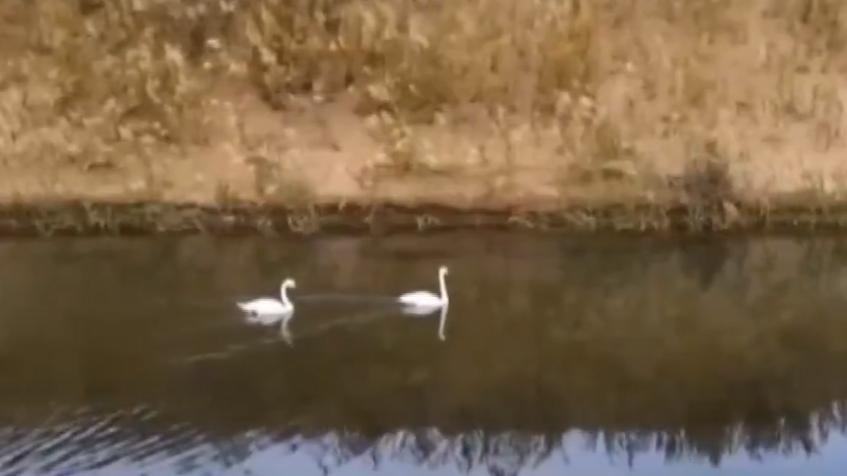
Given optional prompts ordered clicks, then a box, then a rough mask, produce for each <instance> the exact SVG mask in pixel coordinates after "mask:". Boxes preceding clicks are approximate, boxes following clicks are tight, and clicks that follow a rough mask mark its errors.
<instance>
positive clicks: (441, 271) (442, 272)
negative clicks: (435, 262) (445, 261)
mask: <svg viewBox="0 0 847 476" xmlns="http://www.w3.org/2000/svg"><path fill="white" fill-rule="evenodd" d="M449 273H450V270H448V269H447V266H443V265H442V266H440V267H439V268H438V274H440V275H441V276H447V274H449Z"/></svg>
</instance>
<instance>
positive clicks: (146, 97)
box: [0, 0, 847, 210]
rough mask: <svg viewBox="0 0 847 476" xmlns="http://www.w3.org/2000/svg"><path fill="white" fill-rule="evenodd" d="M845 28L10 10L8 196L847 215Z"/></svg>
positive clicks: (90, 6) (346, 2)
mask: <svg viewBox="0 0 847 476" xmlns="http://www.w3.org/2000/svg"><path fill="white" fill-rule="evenodd" d="M845 21H847V3H844V2H841V1H838V0H750V1H747V2H738V1H729V0H689V1H679V0H645V1H634V0H630V1H614V0H595V1H584V0H570V1H549V0H468V1H463V2H450V1H447V0H429V1H424V0H341V1H339V0H252V1H248V0H192V1H180V2H177V1H171V0H78V1H69V0H33V1H27V0H17V1H14V0H9V1H7V2H4V4H3V6H0V23H2V28H0V39H2V41H0V45H3V46H0V48H2V50H3V57H4V58H6V60H5V62H3V63H2V64H0V151H2V154H0V167H2V168H3V170H4V175H5V179H0V180H5V181H4V182H2V185H3V186H4V188H6V189H8V190H14V192H9V191H8V190H7V191H6V192H5V197H6V198H8V196H9V195H10V194H12V193H14V194H18V195H21V196H23V197H24V198H26V197H27V196H35V195H58V196H63V195H68V196H89V195H90V196H100V197H104V196H108V197H116V196H117V197H120V196H124V195H127V194H128V193H130V192H132V193H133V194H136V195H138V194H140V196H142V197H145V198H148V199H149V198H157V199H169V200H199V201H204V200H205V201H208V202H214V201H216V200H217V201H227V202H228V201H230V200H232V199H254V200H263V201H280V202H285V203H288V202H298V203H300V202H303V200H304V197H308V199H309V200H316V201H320V200H329V199H333V200H352V201H356V200H370V199H380V200H396V201H434V202H446V203H448V204H459V205H463V206H464V205H467V204H476V205H479V204H483V205H486V204H494V205H493V206H499V205H515V204H517V205H521V204H526V205H527V206H529V207H531V206H533V204H538V203H541V202H545V203H547V202H553V203H556V204H559V205H561V204H563V203H564V204H567V203H571V202H573V201H577V200H599V201H603V200H608V201H613V202H614V201H624V200H631V199H639V200H642V201H648V202H650V201H662V200H667V199H674V200H683V201H684V200H688V201H689V202H692V203H695V204H696V205H697V207H699V209H702V210H705V209H711V208H714V207H718V208H721V204H722V203H723V202H726V201H730V202H743V201H754V202H767V201H769V200H771V199H773V198H775V197H778V196H783V195H785V194H794V195H793V196H799V195H797V194H798V193H801V194H802V193H804V192H806V191H810V190H811V191H814V192H815V194H816V195H815V196H818V197H820V196H824V197H825V199H832V200H840V199H842V198H843V192H844V191H845V190H847V187H845V182H844V177H845V176H847V175H845V172H847V164H845V163H844V161H843V160H842V159H841V157H842V156H843V155H844V152H847V148H845V142H844V137H843V134H842V131H843V129H844V121H845V118H844V102H845V100H847V90H845V84H847V83H845V82H844V81H843V77H844V73H845V70H847V55H845V53H844V52H845V51H847V49H845V46H847V27H845ZM245 98H248V99H249V98H254V99H256V98H258V99H256V100H255V101H253V102H250V101H248V100H247V99H245ZM245 104H246V105H245ZM251 104H252V105H251ZM257 158H258V159H257ZM256 160H258V161H259V162H261V163H262V164H265V165H267V164H270V165H269V167H270V169H267V167H266V168H265V169H262V170H263V171H257V169H256V168H255V167H254V165H255V164H256V163H258V162H256ZM703 163H708V164H718V165H716V166H707V167H703V166H700V165H697V164H703ZM251 164H253V165H251ZM316 164H319V165H316ZM338 170H341V172H338ZM704 170H705V171H706V172H704ZM716 171H718V172H716ZM715 173H719V174H722V176H721V177H717V178H716V177H713V176H711V175H709V174H715ZM197 174H199V175H198V176H197V177H195V175H197ZM703 174H705V175H703ZM200 175H202V176H200ZM330 176H331V177H330ZM715 181H717V183H719V184H720V185H719V186H718V187H715V186H714V185H713V184H714V183H715ZM101 189H102V190H106V191H105V192H103V193H100V194H99V195H98V193H99V192H98V191H99V190H101ZM268 190H271V191H272V193H268V192H267V191H268ZM222 197H223V198H222ZM669 197H670V198H669Z"/></svg>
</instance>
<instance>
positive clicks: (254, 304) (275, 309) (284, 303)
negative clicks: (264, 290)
mask: <svg viewBox="0 0 847 476" xmlns="http://www.w3.org/2000/svg"><path fill="white" fill-rule="evenodd" d="M289 288H291V289H296V288H297V283H296V282H295V281H294V280H293V279H291V278H286V279H285V280H284V281H283V282H282V285H280V287H279V296H280V299H274V298H259V299H253V300H252V301H245V302H238V303H236V305H237V306H238V307H239V308H240V309H241V310H242V311H244V312H246V313H247V314H248V315H250V316H251V317H256V318H262V317H276V318H280V317H283V316H285V315H287V314H291V313H292V312H294V303H292V302H291V301H290V300H289V299H288V293H287V292H286V291H287V290H288V289H289ZM275 320H276V319H274V321H275Z"/></svg>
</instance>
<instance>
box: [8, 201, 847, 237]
mask: <svg viewBox="0 0 847 476" xmlns="http://www.w3.org/2000/svg"><path fill="white" fill-rule="evenodd" d="M457 229H492V230H495V229H497V230H506V229H517V230H536V231H547V232H577V233H596V232H615V233H621V234H665V233H681V234H715V233H719V234H726V233H738V232H745V233H751V232H780V233H793V232H798V233H802V232H809V231H815V232H821V231H840V230H847V203H839V204H827V205H820V206H809V205H808V204H807V205H791V204H786V205H782V206H773V205H770V206H761V205H749V204H733V203H728V202H723V203H721V204H718V205H715V206H709V207H703V206H690V205H686V204H682V203H677V204H666V205H652V204H629V205H628V204H618V205H602V206H597V205H594V206H590V205H583V206H580V205H570V206H568V207H564V208H560V209H546V210H543V209H542V210H521V209H517V208H514V209H507V208H502V209H461V208H453V207H447V206H443V205H437V204H417V205H415V206H403V205H395V204H368V205H364V204H321V205H312V206H307V207H300V208H289V207H285V206H279V205H267V204H250V203H241V204H232V205H227V206H208V205H198V204H187V203H158V202H136V203H103V202H86V201H61V202H58V201H57V202H49V203H48V202H40V203H13V204H0V237H3V236H5V237H26V236H31V237H48V236H74V235H76V236H85V235H119V236H120V235H149V234H196V233H205V234H213V235H250V234H261V235H271V236H273V235H291V234H293V235H312V234H316V233H345V234H390V233H398V232H432V231H444V230H457Z"/></svg>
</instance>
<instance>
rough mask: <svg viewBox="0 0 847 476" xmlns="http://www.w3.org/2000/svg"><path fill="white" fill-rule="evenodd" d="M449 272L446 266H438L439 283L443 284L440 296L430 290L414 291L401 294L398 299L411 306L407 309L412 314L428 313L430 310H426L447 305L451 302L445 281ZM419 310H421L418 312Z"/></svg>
mask: <svg viewBox="0 0 847 476" xmlns="http://www.w3.org/2000/svg"><path fill="white" fill-rule="evenodd" d="M447 272H448V271H447V267H446V266H442V267H440V268H438V283H439V285H440V286H441V295H440V296H439V295H437V294H433V293H431V292H429V291H413V292H410V293H406V294H403V295H401V296H400V297H398V298H397V301H399V302H400V303H401V304H403V305H404V306H408V308H411V309H407V310H408V311H410V313H411V314H428V313H429V312H424V311H434V310H435V309H438V308H441V307H444V306H446V305H447V304H448V303H449V302H450V298H449V297H448V296H447V285H446V284H445V282H444V277H445V276H447ZM417 310H420V311H421V312H420V313H418V312H416V311H417Z"/></svg>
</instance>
